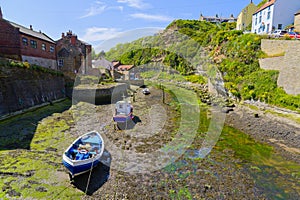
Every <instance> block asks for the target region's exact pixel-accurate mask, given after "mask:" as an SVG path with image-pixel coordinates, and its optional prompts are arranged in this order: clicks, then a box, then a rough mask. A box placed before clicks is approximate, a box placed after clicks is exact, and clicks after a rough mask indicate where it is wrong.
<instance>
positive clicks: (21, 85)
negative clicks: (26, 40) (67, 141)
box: [0, 64, 65, 117]
mask: <svg viewBox="0 0 300 200" xmlns="http://www.w3.org/2000/svg"><path fill="white" fill-rule="evenodd" d="M0 77H1V78H0V117H1V116H4V115H7V114H11V113H13V112H16V111H20V110H23V109H27V108H30V107H33V106H36V105H40V104H43V103H45V102H49V101H54V100H58V99H61V98H65V91H64V90H65V89H64V86H65V83H64V79H63V77H62V76H56V75H51V74H49V73H43V72H39V71H35V70H29V69H23V68H19V67H8V66H3V64H2V65H1V64H0Z"/></svg>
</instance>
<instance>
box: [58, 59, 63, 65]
mask: <svg viewBox="0 0 300 200" xmlns="http://www.w3.org/2000/svg"><path fill="white" fill-rule="evenodd" d="M58 66H59V67H63V66H64V60H63V59H59V60H58Z"/></svg>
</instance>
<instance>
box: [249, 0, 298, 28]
mask: <svg viewBox="0 0 300 200" xmlns="http://www.w3.org/2000/svg"><path fill="white" fill-rule="evenodd" d="M299 9H300V0H268V1H267V2H266V3H265V4H264V5H262V6H261V7H260V8H258V10H257V11H256V12H255V13H254V14H253V15H252V28H251V32H252V33H257V34H267V33H270V32H271V31H273V30H276V29H280V30H282V29H284V27H285V26H287V25H290V24H293V22H294V14H295V13H296V12H297V11H298V10H299Z"/></svg>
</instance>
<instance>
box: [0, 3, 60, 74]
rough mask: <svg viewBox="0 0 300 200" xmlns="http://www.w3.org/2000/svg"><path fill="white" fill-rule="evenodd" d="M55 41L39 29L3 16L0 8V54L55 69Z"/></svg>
mask: <svg viewBox="0 0 300 200" xmlns="http://www.w3.org/2000/svg"><path fill="white" fill-rule="evenodd" d="M55 46H56V45H55V41H54V40H52V39H51V38H50V37H48V36H47V35H46V34H44V33H42V32H41V31H35V30H33V28H32V26H30V27H29V28H26V27H24V26H21V25H19V24H16V23H14V22H10V21H8V20H6V19H4V18H3V16H2V12H1V8H0V56H2V57H6V58H11V59H15V60H19V61H27V62H29V63H30V64H36V65H39V66H43V67H46V68H51V69H57V63H56V51H55Z"/></svg>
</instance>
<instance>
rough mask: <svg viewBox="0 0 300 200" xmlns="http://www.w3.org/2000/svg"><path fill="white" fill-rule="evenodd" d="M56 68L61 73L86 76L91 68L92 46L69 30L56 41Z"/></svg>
mask: <svg viewBox="0 0 300 200" xmlns="http://www.w3.org/2000/svg"><path fill="white" fill-rule="evenodd" d="M56 51H57V60H58V68H59V70H61V71H63V72H72V73H81V74H86V73H87V72H88V71H89V70H90V69H91V68H92V57H91V53H92V45H90V44H87V43H86V42H83V41H81V40H79V39H78V37H77V35H75V34H74V33H72V31H71V30H69V31H68V32H67V33H66V34H65V33H62V35H61V39H59V40H57V41H56Z"/></svg>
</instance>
